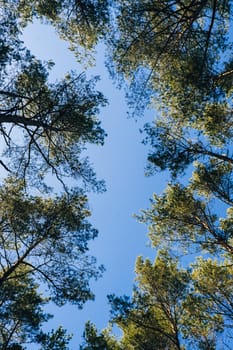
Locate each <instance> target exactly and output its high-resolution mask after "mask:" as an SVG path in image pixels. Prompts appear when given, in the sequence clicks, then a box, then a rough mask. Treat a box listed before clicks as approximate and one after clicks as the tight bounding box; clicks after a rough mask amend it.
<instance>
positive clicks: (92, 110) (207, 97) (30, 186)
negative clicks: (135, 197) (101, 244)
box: [0, 0, 233, 350]
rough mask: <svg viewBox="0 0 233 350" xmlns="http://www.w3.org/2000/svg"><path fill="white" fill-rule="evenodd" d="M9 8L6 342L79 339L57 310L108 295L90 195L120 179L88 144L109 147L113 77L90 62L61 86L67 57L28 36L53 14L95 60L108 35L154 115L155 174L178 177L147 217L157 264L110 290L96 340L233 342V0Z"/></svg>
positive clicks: (133, 96) (58, 26)
mask: <svg viewBox="0 0 233 350" xmlns="http://www.w3.org/2000/svg"><path fill="white" fill-rule="evenodd" d="M0 4H1V6H0V8H1V9H0V15H1V32H0V69H1V75H0V82H1V88H0V136H1V147H2V149H3V151H2V154H1V158H0V166H1V168H2V171H4V173H5V174H6V175H5V178H4V179H3V180H2V183H1V186H0V201H1V207H0V286H1V288H0V294H1V306H0V314H1V317H0V322H1V324H0V345H1V348H2V349H4V350H16V349H17V350H23V349H27V345H26V344H27V343H29V344H38V346H41V349H44V350H46V349H50V350H52V349H58V348H59V349H64V350H67V349H68V343H69V340H70V336H69V335H68V334H67V332H66V331H65V330H64V329H63V328H58V329H57V330H53V331H51V332H49V333H44V332H43V331H42V324H43V323H44V322H47V320H48V319H49V318H50V315H48V314H46V313H45V312H44V305H45V304H46V303H48V302H50V301H51V302H54V303H56V304H57V305H59V306H62V305H64V304H65V303H66V302H69V303H72V304H75V305H77V306H78V307H82V306H83V304H84V303H85V302H86V301H87V300H89V299H93V298H94V295H93V292H92V291H91V289H90V286H89V280H90V279H91V278H94V279H95V278H98V277H99V276H100V275H101V274H102V272H103V267H102V266H100V267H98V266H96V260H95V258H94V257H91V256H89V254H88V242H89V241H90V240H92V239H93V238H95V237H96V236H97V230H96V229H94V228H93V227H92V225H91V224H90V222H89V221H88V217H89V216H90V215H91V212H90V209H89V206H88V191H90V190H92V191H93V190H94V191H97V192H101V191H103V190H104V184H103V182H102V181H99V180H98V179H97V177H96V175H95V170H94V169H92V167H91V165H90V162H89V160H88V159H87V158H86V157H83V156H82V155H83V151H84V150H85V148H86V145H87V144H95V145H102V144H103V142H104V138H105V136H106V134H105V131H104V130H103V128H102V127H101V123H100V121H99V119H98V115H99V113H100V110H101V108H102V107H104V106H105V105H106V103H107V101H106V99H105V97H104V96H103V94H102V93H101V92H99V91H97V90H96V87H95V85H96V81H97V78H93V79H87V78H86V74H85V72H84V73H76V72H71V73H70V74H67V75H66V76H65V77H64V78H63V79H61V80H60V81H57V82H55V83H51V82H50V81H49V71H50V68H51V62H48V63H44V62H41V61H40V60H39V59H38V58H36V57H34V56H33V55H32V54H31V53H30V52H29V50H28V49H27V48H25V47H24V44H23V42H22V41H21V40H20V33H21V32H22V31H23V29H24V28H25V26H27V25H28V24H29V23H30V22H33V20H34V19H39V20H41V21H43V22H45V23H47V24H49V25H51V26H53V27H54V28H55V30H56V32H57V33H58V35H59V36H60V38H62V39H65V40H67V41H68V42H69V45H70V49H71V50H73V51H74V52H75V55H76V58H77V60H78V61H79V62H81V63H85V64H86V62H89V63H90V61H91V62H92V64H93V59H94V56H95V49H98V46H97V44H98V43H102V44H104V47H105V48H106V52H107V58H106V66H107V68H108V70H109V73H110V75H111V77H112V79H113V80H114V81H117V82H120V85H121V86H124V87H125V88H126V99H127V101H128V106H129V110H130V111H133V113H132V115H133V116H136V117H138V116H141V117H142V118H143V112H144V110H145V109H146V108H148V107H149V108H151V109H152V110H153V111H154V115H155V117H154V120H153V122H152V123H151V122H147V121H145V126H144V143H145V144H146V145H147V146H148V147H149V154H148V162H147V166H146V175H150V176H152V175H153V176H156V173H157V172H159V171H167V173H168V174H170V175H169V176H170V178H169V183H168V184H167V188H165V189H164V191H163V192H162V193H161V194H156V193H154V194H153V195H152V199H151V203H150V208H147V209H144V210H142V212H141V213H139V214H137V215H136V218H137V219H138V220H139V221H140V222H142V223H144V224H145V225H146V226H147V228H148V234H149V238H150V242H151V246H152V247H153V248H154V250H155V254H156V258H155V260H154V261H153V262H151V261H150V260H149V259H148V258H144V257H138V258H137V261H136V268H135V271H136V279H135V286H134V289H133V291H132V296H116V295H115V294H114V291H113V294H111V295H109V296H108V301H109V303H110V306H111V315H110V320H109V325H108V326H107V328H106V329H104V330H102V331H98V329H97V327H96V326H95V325H94V324H92V322H91V320H90V321H88V322H87V324H86V327H85V331H84V339H83V343H82V344H81V345H80V350H81V349H82V350H92V349H93V350H94V349H99V350H104V349H106V350H114V349H115V350H131V349H132V350H139V349H140V350H141V349H145V350H146V349H148V350H153V349H156V350H158V349H161V350H165V349H169V350H185V349H194V350H195V349H200V350H214V349H216V350H218V349H219V350H220V349H231V348H232V337H233V334H232V327H233V323H232V322H233V313H232V310H233V297H232V296H233V282H232V281H233V278H232V277H233V270H232V266H233V264H232V259H233V230H232V223H233V150H232V140H233V127H232V125H233V123H232V115H233V113H232V83H233V80H232V78H233V61H232V43H231V42H232V34H231V33H232V29H231V25H232V10H233V9H232V2H231V1H225V0H224V1H223V0H222V1H217V0H213V1H212V0H211V1H210V0H182V1H177V0H168V1H156V0H135V1H128V0H119V1H107V0H106V1H96V0H88V1H82V0H81V1H73V0H71V1H68V0H67V1H58V0H49V1H46V2H45V1H30V2H29V1H27V0H22V1H21V0H17V1H10V0H6V1H1V2H0ZM109 103H111V101H109ZM48 176H52V177H53V179H56V180H57V181H58V183H59V184H60V188H61V190H60V192H59V193H55V190H54V189H52V188H50V187H49V186H48V182H47V179H48ZM71 180H72V181H71ZM71 184H72V185H71ZM73 184H74V186H73ZM35 193H36V195H35ZM37 193H38V194H37ZM42 285H43V286H46V292H44V294H41V293H39V290H40V287H41V286H42ZM12 286H14V288H13V287H12ZM25 304H26V308H25ZM114 325H117V326H118V327H119V328H120V329H121V331H122V336H121V338H120V339H118V338H117V337H116V336H114V332H113V331H112V327H113V326H114Z"/></svg>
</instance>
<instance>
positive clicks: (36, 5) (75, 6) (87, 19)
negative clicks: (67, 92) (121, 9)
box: [14, 0, 110, 63]
mask: <svg viewBox="0 0 233 350" xmlns="http://www.w3.org/2000/svg"><path fill="white" fill-rule="evenodd" d="M109 6H110V5H109V0H85V1H83V0H78V1H76V0H72V1H68V0H66V1H61V0H49V1H44V0H40V1H34V0H33V1H28V0H17V1H15V2H14V7H15V12H16V13H17V15H18V16H19V21H20V24H21V25H22V26H25V25H27V23H28V22H31V21H33V19H34V18H39V19H42V20H44V21H46V23H49V24H51V25H52V26H54V27H55V29H56V31H57V32H58V34H59V35H60V37H61V39H65V40H68V41H69V43H70V48H71V50H73V51H74V52H75V54H76V56H77V59H78V61H79V62H80V63H83V60H84V59H85V56H86V58H89V59H90V51H92V50H93V48H95V45H96V44H97V42H98V41H99V40H100V39H101V38H103V36H104V35H106V32H107V31H108V25H109V17H110V14H109V11H110V9H109Z"/></svg>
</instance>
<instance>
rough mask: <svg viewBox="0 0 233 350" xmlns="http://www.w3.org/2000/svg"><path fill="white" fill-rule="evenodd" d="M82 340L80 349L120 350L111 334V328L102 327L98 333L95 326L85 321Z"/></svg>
mask: <svg viewBox="0 0 233 350" xmlns="http://www.w3.org/2000/svg"><path fill="white" fill-rule="evenodd" d="M83 338H84V342H83V344H82V345H80V347H79V348H80V350H108V349H111V350H122V347H121V346H120V344H119V343H118V341H117V339H116V338H115V337H114V336H113V335H112V334H111V329H110V328H107V329H104V330H103V331H102V332H101V333H100V334H98V331H97V329H96V327H95V326H94V325H93V324H92V323H91V322H87V323H86V325H85V331H84V333H83Z"/></svg>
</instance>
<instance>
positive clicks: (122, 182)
mask: <svg viewBox="0 0 233 350" xmlns="http://www.w3.org/2000/svg"><path fill="white" fill-rule="evenodd" d="M23 40H24V42H25V45H26V46H27V47H28V48H29V49H30V50H31V52H32V53H33V54H34V55H35V56H37V57H38V58H40V59H42V60H49V59H52V60H53V61H54V62H55V63H56V65H55V67H54V68H53V69H52V72H51V79H59V78H62V76H63V75H64V74H65V73H66V72H67V71H69V70H71V69H72V70H76V71H78V72H81V71H82V70H83V68H82V67H80V66H79V65H78V64H77V62H76V60H75V58H74V56H73V54H72V53H71V52H70V51H69V50H68V45H67V44H66V43H65V42H64V41H61V40H60V39H59V38H58V37H57V35H56V34H55V32H54V31H53V29H52V28H51V27H49V26H47V25H41V24H39V22H36V23H34V24H33V25H30V26H29V27H27V28H26V29H25V32H24V35H23ZM88 75H100V77H101V81H100V82H99V83H98V89H99V90H100V91H102V92H103V93H104V95H105V96H106V97H107V98H108V100H109V105H108V106H107V107H106V108H104V109H102V111H101V113H100V119H101V121H102V125H103V127H104V129H105V130H106V132H107V134H108V137H107V138H106V141H105V145H104V146H103V147H100V146H98V147H96V146H95V147H94V146H92V147H89V149H88V154H89V156H90V159H91V162H92V163H93V166H94V169H95V171H96V172H97V176H98V177H99V178H103V179H104V180H105V181H106V185H107V191H106V193H104V194H98V195H96V194H91V195H90V207H91V210H92V213H93V215H92V218H91V221H92V223H93V225H94V226H95V227H96V228H97V229H98V230H99V237H98V238H97V239H96V240H95V241H94V242H91V244H90V252H91V254H92V255H94V256H95V257H97V259H98V262H99V263H101V264H104V266H105V268H106V272H105V273H104V276H103V278H101V279H100V280H99V281H97V282H93V283H91V285H92V290H93V291H94V293H95V295H96V299H95V301H94V302H88V303H87V304H86V305H85V306H84V309H83V310H81V311H80V310H78V309H77V308H75V307H72V306H65V307H63V308H59V309H58V308H56V307H54V306H50V307H49V308H48V310H49V311H50V312H51V313H53V314H54V318H53V320H51V321H50V322H49V323H48V325H47V327H49V328H56V327H57V326H58V325H60V324H62V325H63V326H64V327H65V328H67V330H68V332H69V333H74V338H73V341H72V342H71V344H72V348H76V349H77V348H78V344H79V343H80V339H81V334H82V332H83V329H84V324H85V322H86V321H88V320H91V321H92V322H94V323H95V324H96V325H97V327H98V328H100V329H101V328H103V327H105V326H107V322H108V319H109V308H108V305H107V298H106V296H107V294H112V293H116V294H117V295H122V294H128V295H130V294H131V292H132V284H133V278H134V263H135V260H136V257H137V256H138V255H143V256H144V257H147V256H149V257H150V258H152V259H153V258H154V256H155V251H154V250H153V249H151V248H149V247H147V244H148V238H147V235H146V234H147V229H146V227H145V226H144V225H142V224H139V223H138V222H137V221H136V220H135V218H133V217H132V214H133V213H139V211H140V209H145V208H147V207H149V205H150V204H149V198H151V197H152V193H153V192H156V193H159V192H161V190H162V189H163V188H165V183H166V181H167V180H168V179H167V178H166V176H164V174H162V175H158V176H156V177H151V178H146V177H145V176H144V167H145V165H146V155H147V149H146V147H145V146H144V145H142V144H141V141H142V135H141V134H140V132H139V129H140V127H142V125H143V124H144V123H145V122H146V121H148V120H149V119H151V118H152V116H153V113H154V112H152V111H148V112H147V113H146V115H145V117H144V118H142V119H141V120H139V121H138V122H135V120H134V119H131V118H127V106H126V102H125V98H124V92H123V91H119V90H117V89H116V87H115V86H114V85H113V84H112V82H111V81H110V79H109V77H108V73H107V70H106V68H105V66H104V52H103V50H101V49H99V50H98V54H97V61H96V67H95V68H91V69H89V70H88Z"/></svg>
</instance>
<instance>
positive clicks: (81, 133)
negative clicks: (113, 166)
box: [0, 57, 106, 188]
mask: <svg viewBox="0 0 233 350" xmlns="http://www.w3.org/2000/svg"><path fill="white" fill-rule="evenodd" d="M47 78H48V73H47V71H46V68H45V67H44V66H43V65H42V64H41V63H40V62H38V61H37V60H35V59H34V58H31V57H29V58H28V60H27V61H25V62H24V67H23V69H22V71H20V72H19V74H18V75H16V76H14V77H13V78H11V79H10V81H9V77H6V81H4V80H3V81H2V89H1V91H0V97H1V109H0V120H1V135H2V141H3V142H4V143H5V154H4V155H5V158H4V159H2V160H1V165H2V166H3V167H4V168H5V169H6V170H7V171H8V172H11V173H14V174H17V176H21V177H23V178H25V179H26V177H27V175H29V174H30V173H31V174H33V177H34V178H35V174H38V177H37V179H38V178H39V181H40V182H41V180H42V179H43V178H44V176H45V175H46V173H47V172H48V171H50V172H52V173H53V174H55V176H56V177H57V178H58V179H59V180H60V181H61V182H62V183H63V185H64V186H65V183H64V182H63V178H64V177H67V176H68V177H73V178H76V179H79V178H81V179H82V180H84V183H86V185H88V184H90V185H91V186H92V187H95V186H96V187H97V188H98V182H97V181H96V179H95V175H94V172H93V171H92V170H91V169H90V167H89V166H88V161H87V160H85V159H84V160H81V151H82V150H83V149H84V148H85V145H86V143H88V142H90V143H96V144H102V143H103V138H104V131H103V130H102V128H101V127H100V123H99V121H98V120H97V119H96V114H97V112H98V110H99V106H101V105H104V104H105V103H106V101H105V99H104V98H103V96H102V94H101V93H99V92H95V91H94V89H93V86H94V84H95V81H96V80H95V79H94V80H92V81H89V82H88V81H86V79H85V75H84V74H80V75H75V74H71V75H67V77H66V78H65V79H64V80H63V81H61V82H60V83H55V84H47V82H46V80H47ZM18 133H20V134H21V137H23V139H21V140H20V141H18V135H19V134H18ZM23 140H24V141H23ZM7 157H8V158H10V160H11V163H12V158H13V160H14V162H13V164H14V166H13V167H12V166H10V165H9V164H7V160H5V159H7ZM30 181H31V185H32V184H33V181H32V178H31V180H30Z"/></svg>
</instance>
